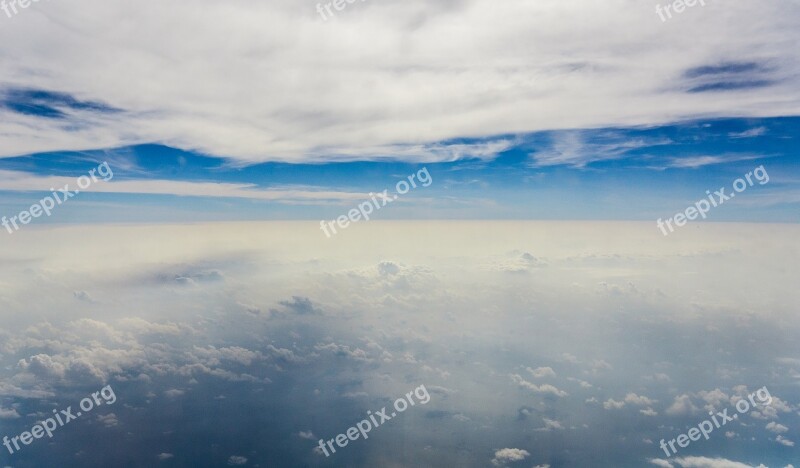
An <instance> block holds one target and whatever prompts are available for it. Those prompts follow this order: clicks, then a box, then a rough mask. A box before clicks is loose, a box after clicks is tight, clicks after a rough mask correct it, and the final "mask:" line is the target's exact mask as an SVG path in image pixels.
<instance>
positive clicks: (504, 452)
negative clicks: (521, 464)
mask: <svg viewBox="0 0 800 468" xmlns="http://www.w3.org/2000/svg"><path fill="white" fill-rule="evenodd" d="M530 455H531V454H530V453H529V452H528V451H527V450H522V449H517V448H504V449H500V450H497V451H496V452H494V458H493V459H492V464H493V465H494V466H505V464H506V463H509V462H518V461H522V460H524V459H526V458H528V457H529V456H530Z"/></svg>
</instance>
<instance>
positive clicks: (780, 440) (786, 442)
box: [775, 435, 794, 447]
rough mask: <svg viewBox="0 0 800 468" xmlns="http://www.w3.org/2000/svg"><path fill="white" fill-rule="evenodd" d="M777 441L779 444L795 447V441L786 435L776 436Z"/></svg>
mask: <svg viewBox="0 0 800 468" xmlns="http://www.w3.org/2000/svg"><path fill="white" fill-rule="evenodd" d="M775 441H776V442H778V443H779V444H781V445H785V446H787V447H794V442H792V441H791V440H789V439H787V438H785V437H783V436H781V435H779V436H778V437H776V438H775Z"/></svg>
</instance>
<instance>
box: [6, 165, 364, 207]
mask: <svg viewBox="0 0 800 468" xmlns="http://www.w3.org/2000/svg"><path fill="white" fill-rule="evenodd" d="M112 169H113V168H112ZM75 180H76V178H75V177H60V176H49V177H44V176H37V175H34V174H29V173H26V172H19V171H6V170H0V190H8V191H47V189H48V188H51V187H56V188H61V187H63V186H64V185H66V184H69V185H70V187H71V188H73V189H74V188H75V185H76V183H75ZM85 191H88V192H98V193H136V194H149V195H177V196H194V197H219V198H248V199H254V200H270V201H276V202H284V203H291V204H295V205H296V204H303V203H315V202H322V201H329V202H340V203H344V202H350V201H360V200H365V199H368V198H369V194H367V193H356V192H338V191H332V190H328V191H326V190H305V189H302V188H286V189H260V188H258V187H256V186H255V185H253V184H229V183H219V182H180V181H171V180H124V181H117V180H113V179H112V180H110V181H108V182H98V183H96V184H94V185H92V186H90V187H89V188H88V189H86V190H85Z"/></svg>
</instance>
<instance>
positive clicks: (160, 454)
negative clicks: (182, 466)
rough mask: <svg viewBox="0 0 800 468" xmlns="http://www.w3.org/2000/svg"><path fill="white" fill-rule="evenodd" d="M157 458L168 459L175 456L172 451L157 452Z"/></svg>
mask: <svg viewBox="0 0 800 468" xmlns="http://www.w3.org/2000/svg"><path fill="white" fill-rule="evenodd" d="M156 458H158V459H159V460H169V459H170V458H175V455H174V454H172V453H166V452H164V453H159V454H158V455H157V457H156Z"/></svg>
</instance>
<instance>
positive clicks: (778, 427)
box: [766, 421, 789, 434]
mask: <svg viewBox="0 0 800 468" xmlns="http://www.w3.org/2000/svg"><path fill="white" fill-rule="evenodd" d="M766 429H767V430H768V431H770V432H774V433H775V434H783V433H785V432H788V431H789V428H788V427H786V426H784V425H783V424H778V423H776V422H775V421H772V422H770V423H768V424H767V426H766Z"/></svg>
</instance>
